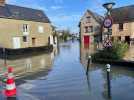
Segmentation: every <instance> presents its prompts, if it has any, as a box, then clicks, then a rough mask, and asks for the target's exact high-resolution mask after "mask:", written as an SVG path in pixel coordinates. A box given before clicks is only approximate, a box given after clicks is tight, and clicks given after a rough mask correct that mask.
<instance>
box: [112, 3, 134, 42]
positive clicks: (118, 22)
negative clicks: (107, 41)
mask: <svg viewBox="0 0 134 100" xmlns="http://www.w3.org/2000/svg"><path fill="white" fill-rule="evenodd" d="M111 14H112V18H113V26H112V37H113V40H119V41H125V42H127V43H128V44H132V43H134V5H130V6H125V7H120V8H115V9H113V10H112V13H111Z"/></svg>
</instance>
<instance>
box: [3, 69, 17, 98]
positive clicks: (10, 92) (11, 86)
mask: <svg viewBox="0 0 134 100" xmlns="http://www.w3.org/2000/svg"><path fill="white" fill-rule="evenodd" d="M12 72H13V68H12V67H9V68H8V77H7V81H6V90H5V96H6V97H14V96H16V85H15V81H14V76H13V73H12Z"/></svg>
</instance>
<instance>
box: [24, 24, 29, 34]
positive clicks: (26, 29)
mask: <svg viewBox="0 0 134 100" xmlns="http://www.w3.org/2000/svg"><path fill="white" fill-rule="evenodd" d="M23 32H28V24H23Z"/></svg>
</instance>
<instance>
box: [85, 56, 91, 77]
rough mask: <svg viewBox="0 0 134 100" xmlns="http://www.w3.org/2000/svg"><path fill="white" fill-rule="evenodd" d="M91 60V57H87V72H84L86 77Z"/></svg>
mask: <svg viewBox="0 0 134 100" xmlns="http://www.w3.org/2000/svg"><path fill="white" fill-rule="evenodd" d="M91 59H92V58H91V56H89V57H88V62H87V71H86V75H88V71H89V67H90V65H91V63H92V60H91Z"/></svg>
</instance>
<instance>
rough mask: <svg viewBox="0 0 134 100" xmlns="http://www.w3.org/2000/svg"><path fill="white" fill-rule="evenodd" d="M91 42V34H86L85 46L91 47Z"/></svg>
mask: <svg viewBox="0 0 134 100" xmlns="http://www.w3.org/2000/svg"><path fill="white" fill-rule="evenodd" d="M89 44H90V36H89V35H85V36H84V48H89Z"/></svg>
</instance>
